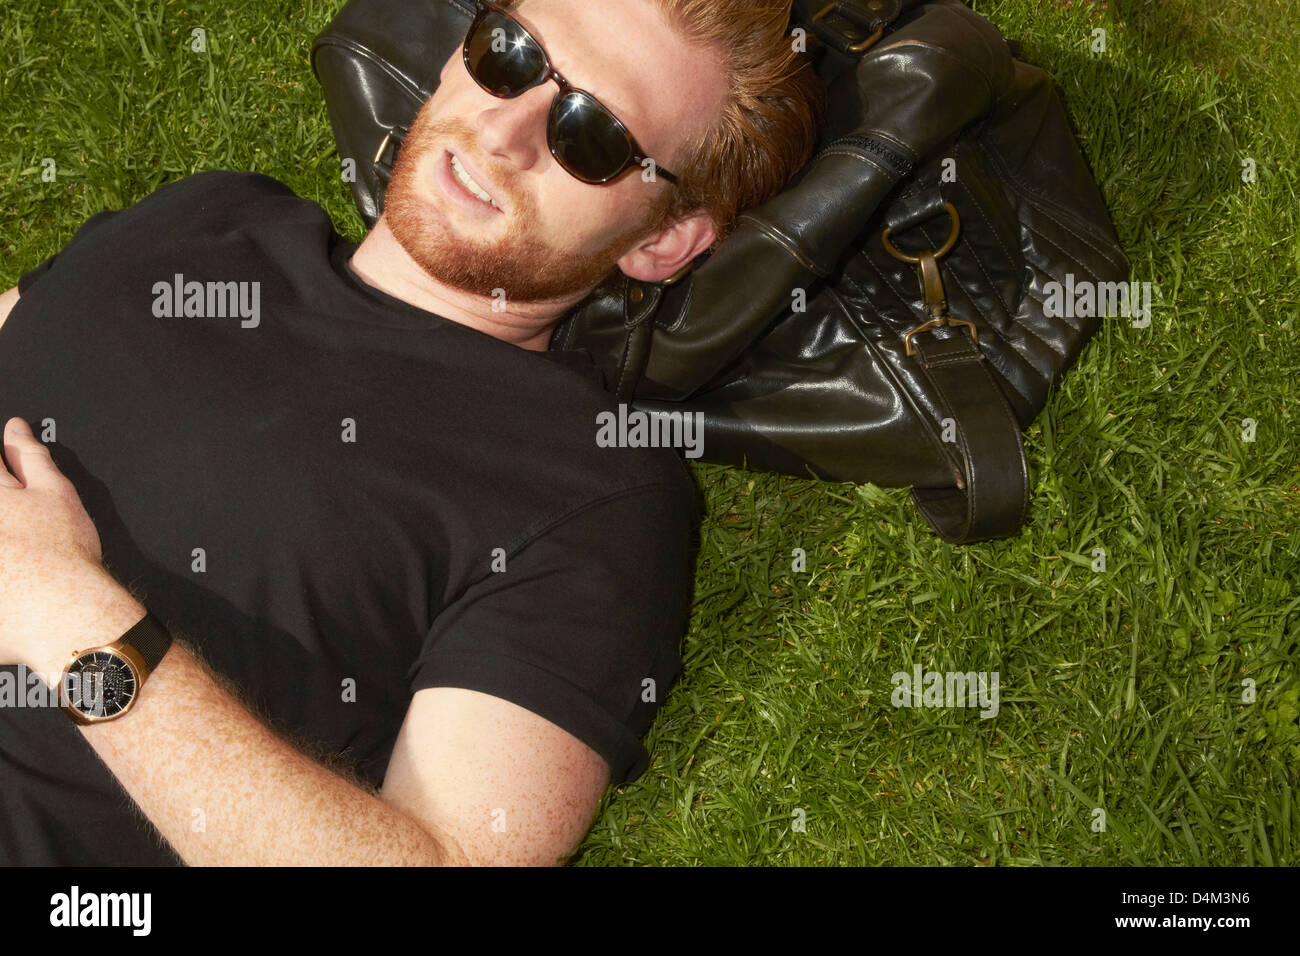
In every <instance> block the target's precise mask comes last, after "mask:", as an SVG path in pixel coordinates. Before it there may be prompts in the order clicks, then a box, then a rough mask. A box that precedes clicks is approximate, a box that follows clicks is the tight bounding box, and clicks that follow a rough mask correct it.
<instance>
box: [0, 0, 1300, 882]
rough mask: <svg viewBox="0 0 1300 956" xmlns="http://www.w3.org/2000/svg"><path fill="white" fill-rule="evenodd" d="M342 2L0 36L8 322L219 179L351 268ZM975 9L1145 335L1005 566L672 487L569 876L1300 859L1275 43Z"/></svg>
mask: <svg viewBox="0 0 1300 956" xmlns="http://www.w3.org/2000/svg"><path fill="white" fill-rule="evenodd" d="M340 3H341V0H329V2H324V0H299V2H289V0H247V2H243V3H220V4H218V3H212V2H199V0H191V2H184V0H153V2H139V3H128V2H126V0H112V2H106V0H104V2H92V0H66V2H63V3H61V4H57V5H56V4H50V3H39V2H36V0H9V2H7V3H5V4H4V5H3V7H0V33H2V35H3V45H2V52H0V58H2V64H3V72H2V73H0V137H2V138H3V142H4V143H5V146H6V148H5V149H4V150H3V151H2V152H0V179H2V181H3V203H2V204H0V216H2V217H3V228H2V229H0V250H2V252H0V289H3V288H8V287H9V286H10V285H12V284H14V282H15V281H16V280H17V278H18V276H19V275H20V274H21V272H23V271H24V270H26V269H29V268H31V267H33V266H35V265H36V264H38V263H39V262H40V261H41V260H42V259H43V258H44V257H46V256H48V255H49V254H51V253H53V252H55V251H57V250H58V249H59V248H61V247H62V245H63V244H64V243H65V242H67V240H68V239H69V238H70V237H71V236H72V234H73V232H74V231H75V230H76V228H77V226H78V225H80V223H81V222H83V221H84V220H85V219H86V218H87V217H89V216H90V215H92V214H94V213H95V212H98V211H99V210H101V209H105V208H121V207H123V206H125V205H129V204H131V203H133V202H135V201H137V200H139V199H141V198H143V197H144V196H146V195H147V194H149V193H150V192H152V191H153V190H154V189H155V188H157V187H158V186H160V185H162V184H163V183H166V182H169V181H171V180H174V179H177V178H179V177H181V176H185V175H188V174H190V173H194V172H198V171H202V170H207V169H216V168H226V169H236V170H255V171H258V172H262V173H266V174H268V175H271V176H274V177H276V178H278V179H280V180H282V181H284V182H285V183H287V184H288V185H289V186H291V187H292V188H293V189H294V190H295V191H297V192H298V193H299V194H300V195H302V196H305V197H308V198H311V199H314V200H316V201H318V202H320V203H321V204H322V205H323V206H324V207H325V208H326V209H327V210H329V212H330V213H331V214H332V215H333V217H334V219H335V221H336V223H337V224H338V226H339V229H340V231H342V232H343V233H344V234H345V235H348V236H349V237H350V238H353V239H359V238H360V237H361V236H362V234H363V227H362V224H361V220H360V218H359V217H358V215H357V214H356V212H355V210H354V209H353V207H352V205H351V199H350V196H349V195H348V192H347V187H346V185H345V184H344V183H343V182H342V181H341V179H340V175H339V160H338V156H337V154H336V152H335V148H334V144H333V140H332V136H331V133H330V128H329V123H328V119H327V116H326V112H325V107H324V104H323V102H322V99H321V96H320V92H319V89H318V88H317V86H316V84H315V81H314V80H313V78H312V76H311V71H310V67H309V63H308V52H309V47H310V41H311V38H312V36H314V35H315V33H316V32H318V31H319V30H320V29H321V28H322V27H323V26H324V25H325V24H326V22H327V21H328V20H329V19H330V17H331V16H332V15H333V13H334V12H335V11H336V10H337V8H338V6H339V4H340ZM971 5H972V6H973V7H974V8H975V9H976V10H977V12H979V13H981V14H983V15H984V16H986V17H988V18H989V19H990V20H992V21H993V22H994V23H995V24H997V25H998V26H999V27H1000V28H1001V29H1002V31H1003V33H1004V34H1006V35H1007V36H1008V37H1011V38H1014V39H1016V40H1018V41H1019V42H1020V43H1021V44H1022V52H1021V56H1022V58H1023V59H1026V60H1028V61H1030V62H1033V63H1036V64H1038V65H1041V66H1044V67H1046V68H1047V69H1048V70H1049V71H1050V72H1051V73H1052V74H1053V76H1055V77H1056V79H1057V81H1058V82H1059V84H1060V86H1061V88H1062V91H1063V94H1064V96H1065V99H1066V101H1067V103H1068V105H1069V107H1070V110H1071V114H1072V116H1073V118H1074V121H1075V123H1076V126H1077V128H1078V130H1079V134H1080V140H1081V143H1082V145H1083V148H1084V151H1085V153H1086V155H1087V156H1088V158H1089V160H1090V162H1091V163H1092V166H1093V169H1094V171H1095V172H1096V175H1097V179H1098V182H1099V183H1100V185H1101V187H1102V191H1103V193H1104V195H1105V196H1106V199H1107V202H1108V204H1109V206H1110V208H1111V210H1112V212H1113V215H1114V219H1115V223H1116V226H1117V228H1118V230H1119V234H1120V237H1121V239H1122V240H1123V241H1124V244H1125V246H1126V248H1127V249H1128V251H1129V253H1130V256H1131V258H1132V262H1133V270H1134V271H1133V278H1134V279H1135V280H1137V281H1149V282H1152V283H1154V284H1155V285H1156V286H1157V290H1156V293H1157V294H1156V297H1155V302H1154V317H1153V320H1152V323H1151V326H1150V328H1146V329H1135V328H1132V327H1131V326H1130V324H1129V322H1128V320H1125V319H1111V320H1108V321H1107V322H1106V323H1105V325H1104V327H1103V329H1102V331H1101V333H1100V334H1099V335H1098V336H1097V338H1096V339H1095V340H1094V342H1093V343H1092V344H1091V345H1090V346H1089V348H1088V350H1087V351H1086V353H1085V354H1084V356H1083V358H1082V360H1081V361H1080V362H1079V364H1078V365H1077V366H1076V367H1075V369H1074V370H1073V371H1072V372H1071V374H1070V375H1068V376H1067V378H1066V380H1065V381H1064V383H1063V385H1062V387H1061V389H1060V391H1059V393H1058V394H1057V395H1056V396H1055V397H1054V398H1053V400H1052V402H1051V403H1050V405H1049V407H1048V409H1047V411H1046V412H1045V413H1044V414H1043V415H1042V416H1041V417H1040V418H1039V420H1038V421H1037V422H1036V423H1035V424H1034V425H1033V427H1031V428H1030V429H1029V431H1028V433H1027V435H1026V440H1027V444H1028V452H1029V461H1030V467H1031V485H1032V489H1033V495H1034V497H1033V502H1032V507H1031V511H1030V515H1029V523H1028V526H1027V527H1026V529H1025V531H1024V533H1023V534H1022V535H1020V536H1019V537H1017V538H1015V539H1012V540H1006V541H999V542H993V543H985V544H977V545H972V546H968V547H964V548H953V547H950V546H947V545H944V544H942V543H941V542H940V541H938V539H936V538H935V537H934V536H933V535H932V534H931V533H930V532H929V531H928V529H927V528H926V527H925V526H924V524H923V523H922V522H921V520H920V519H919V518H918V517H917V515H916V514H915V512H914V510H913V509H912V507H911V505H910V502H909V501H908V499H907V495H906V492H905V491H903V490H882V489H879V488H875V487H872V486H861V487H855V486H852V485H834V484H825V483H818V482H812V481H805V480H795V479H788V478H782V477H776V476H770V475H762V474H757V473H751V472H742V471H737V470H732V469H728V468H723V467H718V466H709V465H702V466H701V465H693V466H692V467H693V468H694V470H695V472H696V474H697V475H698V477H699V480H700V482H701V484H702V486H703V488H704V490H705V496H706V499H707V501H708V513H707V515H706V517H705V519H704V523H703V527H702V530H701V539H702V547H701V554H700V563H699V570H698V578H697V582H696V603H695V608H694V612H693V617H692V622H691V627H690V631H689V633H688V634H687V636H686V638H685V642H684V650H683V656H684V659H685V667H686V671H685V676H684V677H683V679H682V681H681V682H680V683H679V684H678V685H677V687H676V689H675V690H674V692H673V693H672V695H671V696H670V698H669V700H668V702H667V704H666V706H665V707H664V709H663V711H662V712H661V714H660V716H659V718H658V721H657V722H656V724H655V726H654V728H653V730H652V732H651V734H650V736H649V737H648V739H647V746H649V747H650V749H651V753H652V763H651V767H650V769H649V770H647V771H646V774H645V775H644V776H643V777H642V778H641V779H640V780H638V781H637V782H636V783H634V784H632V785H629V786H627V787H624V788H621V789H619V790H616V791H611V793H610V794H609V796H608V797H607V799H606V801H605V804H604V807H603V809H602V814H601V816H600V818H599V820H598V821H597V823H596V826H595V827H594V829H593V830H592V832H591V834H590V836H589V838H588V839H587V841H586V843H585V844H584V846H583V848H582V850H581V852H580V854H579V855H578V857H577V858H576V862H578V863H579V864H580V865H607V864H686V865H693V864H723V865H727V864H745V863H761V864H778V865H785V864H793V865H799V864H858V863H869V864H981V865H988V864H1071V865H1080V864H1083V865H1111V864H1208V865H1221V864H1278V865H1282V864H1288V865H1295V864H1296V863H1297V856H1298V853H1297V848H1298V846H1300V812H1297V808H1296V806H1295V803H1294V800H1293V797H1292V787H1293V785H1294V783H1295V781H1296V777H1297V767H1298V766H1300V725H1298V724H1297V712H1298V709H1300V699H1298V698H1300V678H1297V674H1296V663H1297V656H1298V654H1300V647H1298V645H1300V597H1298V596H1297V593H1296V586H1295V585H1296V581H1297V580H1300V560H1298V558H1297V543H1296V531H1297V527H1298V526H1300V477H1298V476H1297V465H1296V462H1297V455H1296V441H1295V435H1296V431H1297V427H1298V426H1300V422H1297V411H1296V402H1295V399H1294V391H1293V390H1294V388H1295V385H1296V381H1297V378H1300V343H1298V341H1297V335H1298V333H1300V280H1298V279H1297V275H1298V273H1300V235H1298V234H1297V228H1296V217H1297V215H1298V214H1300V202H1297V170H1298V169H1300V146H1298V145H1297V144H1298V143H1300V95H1298V93H1300V91H1298V90H1297V86H1296V76H1297V73H1298V72H1300V57H1298V56H1297V47H1296V41H1295V38H1296V37H1297V36H1300V10H1298V9H1297V6H1296V4H1295V2H1294V0H1221V2H1216V3H1211V2H1209V0H1141V2H1125V3H1123V4H1117V3H1116V2H1115V0H1111V3H1110V5H1109V9H1108V10H1107V9H1102V8H1101V7H1100V6H1099V5H1093V4H1090V3H1085V2H1083V0H1074V2H1072V3H1069V2H1066V0H1059V2H1058V0H996V2H988V0H977V2H972V3H971ZM195 28H202V29H203V30H204V31H206V38H207V47H208V50H207V52H206V53H205V54H197V53H194V52H191V50H190V49H189V46H190V38H191V31H192V30H194V29H195ZM1095 28H1104V29H1105V30H1106V50H1105V52H1104V53H1094V52H1093V51H1092V50H1091V49H1090V46H1091V44H1092V42H1093V34H1092V31H1093V30H1094V29H1095ZM46 158H50V159H53V160H54V162H55V164H56V170H57V174H56V178H55V180H54V181H53V182H47V181H44V180H43V178H42V169H43V165H42V161H43V160H44V159H46ZM1246 159H1252V160H1253V161H1254V164H1255V169H1256V170H1257V181H1256V182H1254V183H1247V182H1244V181H1243V178H1242V170H1243V160H1246ZM1246 419H1250V420H1252V421H1253V422H1254V433H1253V435H1249V434H1244V433H1246V432H1247V426H1244V425H1243V421H1244V420H1246ZM1247 438H1253V440H1247ZM796 548H802V549H803V550H804V551H805V552H806V554H807V568H806V570H803V571H794V570H792V552H793V550H794V549H796ZM1098 548H1100V549H1104V552H1105V569H1104V570H1100V571H1098V570H1094V562H1095V549H1098ZM915 665H920V666H921V667H922V669H924V670H927V671H931V670H938V671H997V672H998V673H999V676H1000V693H1001V701H1000V710H999V712H998V714H997V716H996V717H992V718H988V719H985V718H981V717H980V715H979V714H978V712H976V711H973V710H971V709H969V708H949V709H936V708H915V709H914V708H902V709H900V708H895V707H894V706H893V705H892V703H891V693H892V690H893V685H892V683H891V675H893V674H894V673H895V672H899V671H907V672H911V671H912V669H913V667H914V666H915ZM1244 682H1253V684H1250V685H1248V684H1246V683H1244ZM1250 686H1253V688H1254V697H1253V700H1248V698H1249V697H1250V695H1249V693H1248V688H1249V687H1250ZM1097 810H1101V811H1104V821H1105V828H1104V830H1099V829H1098V828H1097V827H1096V825H1095V823H1096V821H1098V820H1099V819H1100V817H1099V815H1098V814H1097V813H1096V811H1097Z"/></svg>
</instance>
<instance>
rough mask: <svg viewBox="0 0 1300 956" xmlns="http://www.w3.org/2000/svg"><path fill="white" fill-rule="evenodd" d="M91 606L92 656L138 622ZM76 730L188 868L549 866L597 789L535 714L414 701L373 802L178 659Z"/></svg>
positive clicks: (133, 612)
mask: <svg viewBox="0 0 1300 956" xmlns="http://www.w3.org/2000/svg"><path fill="white" fill-rule="evenodd" d="M96 604H98V605H100V606H104V605H105V604H107V605H109V606H110V608H111V609H110V611H109V613H108V614H106V615H104V616H103V618H102V620H103V626H102V629H101V632H100V634H99V637H100V638H101V641H100V642H101V643H109V642H111V641H113V640H116V639H117V637H119V636H121V634H123V633H125V631H126V630H127V629H128V628H129V627H131V626H132V625H133V624H134V623H135V622H136V620H138V619H139V618H140V617H143V616H144V608H143V607H142V606H141V605H139V604H137V603H136V602H135V601H134V600H133V599H130V598H129V595H127V594H126V592H125V591H121V593H120V594H117V595H115V594H114V593H113V590H112V589H111V588H109V590H107V591H106V592H105V593H104V594H103V595H102V596H100V597H96V596H93V595H91V596H88V597H87V603H86V606H95V605H96ZM49 664H50V665H53V666H55V667H57V666H58V665H59V664H66V661H63V662H55V661H51V662H49ZM81 732H82V734H83V735H84V736H85V738H86V741H87V742H88V743H89V744H90V745H91V746H92V747H93V748H94V749H95V752H96V753H97V754H98V755H99V756H100V758H101V759H102V760H103V761H104V763H105V764H106V765H107V766H108V769H109V770H110V771H111V772H112V773H113V775H114V776H115V777H117V779H118V782H119V783H121V784H122V786H123V787H124V788H125V790H126V791H127V793H129V794H130V795H131V798H132V799H133V800H134V801H135V802H136V804H137V805H138V806H139V807H140V809H141V810H142V811H143V812H144V814H145V815H146V816H147V817H148V818H149V819H150V820H151V821H152V822H153V823H154V825H155V826H157V827H158V829H159V831H160V832H161V833H162V835H163V836H164V837H165V838H166V839H167V841H168V842H169V843H170V844H171V845H172V847H173V848H174V849H175V850H176V852H177V853H179V854H180V856H181V858H182V859H183V860H184V861H185V862H186V863H188V864H191V865H218V866H221V865H241V866H243V865H253V866H261V865H322V866H337V865H471V864H515V865H526V864H557V863H561V862H563V860H564V859H565V858H566V857H567V856H568V855H569V854H571V853H572V852H573V850H574V849H576V847H577V845H578V844H579V843H580V842H581V841H582V838H583V836H584V835H585V834H586V832H587V830H588V828H589V827H590V826H591V823H592V818H593V816H594V814H595V811H596V808H597V806H598V804H599V802H600V799H601V796H602V795H603V793H604V791H605V788H606V786H607V783H608V779H609V768H608V765H607V764H606V763H605V761H604V760H602V759H601V758H600V757H599V756H597V755H596V754H595V753H594V752H593V751H592V750H591V749H590V748H588V747H587V746H586V745H585V744H582V743H581V742H579V741H578V740H577V739H575V738H574V737H572V736H570V735H569V734H568V733H566V732H565V731H563V730H560V729H559V728H558V727H556V726H555V725H553V724H551V723H549V722H547V721H545V720H543V719H542V718H540V717H538V716H536V715H535V714H532V713H530V712H529V711H527V710H524V709H523V708H521V707H518V706H517V705H515V704H512V703H509V702H508V701H505V700H502V699H500V698H496V697H491V696H489V695H486V694H479V693H476V692H474V691H468V690H460V689H455V688H430V689H427V690H422V691H420V692H419V693H417V694H416V695H415V697H414V699H413V700H412V704H411V707H410V709H409V710H408V712H407V715H406V720H405V722H404V724H403V726H402V730H401V733H400V735H399V737H398V741H397V746H396V748H395V750H394V752H393V757H392V761H391V762H390V764H389V769H388V777H387V779H386V781H385V784H384V789H383V794H382V796H379V795H374V794H372V793H370V792H369V791H367V790H363V789H361V788H360V787H358V786H356V785H354V784H353V783H350V782H348V781H347V780H344V779H343V778H342V777H340V776H337V775H336V774H334V773H331V772H330V771H328V770H326V769H325V768H324V767H321V766H320V765H318V764H316V763H315V762H313V761H312V760H310V759H308V758H307V757H305V756H303V755H302V754H301V753H299V752H298V751H297V750H295V749H294V748H293V747H291V746H290V745H289V744H287V743H285V742H284V741H283V740H281V739H280V738H279V737H277V736H276V735H275V734H274V733H272V732H271V731H270V730H268V729H267V728H266V727H265V726H263V725H262V724H261V723H260V722H259V721H258V720H257V719H256V718H254V717H253V716H252V715H251V714H249V713H248V711H246V710H245V709H244V708H243V707H241V706H240V705H239V704H238V703H237V702H236V700H235V699H234V698H232V697H231V696H230V695H229V694H227V693H226V692H225V691H224V690H223V689H222V688H221V687H220V686H218V684H217V683H216V682H215V681H213V679H212V678H211V677H210V676H209V675H208V673H207V672H206V670H205V669H204V668H203V666H202V665H201V664H200V663H199V662H198V661H197V660H196V659H195V658H194V657H193V656H192V655H191V654H190V653H189V651H188V650H187V649H186V648H185V647H183V646H181V645H173V647H172V649H171V650H170V651H168V653H167V655H166V657H164V658H163V661H162V663H161V664H160V665H159V667H158V669H157V671H155V672H154V674H153V675H152V676H151V677H150V678H149V680H148V681H147V682H146V684H145V686H144V688H143V689H142V691H141V693H140V699H139V700H138V701H137V702H136V704H135V705H134V707H133V708H132V709H131V711H130V712H129V713H128V714H127V715H126V716H125V717H122V718H120V719H119V720H115V721H109V722H107V723H103V724H98V725H91V726H87V727H83V728H81Z"/></svg>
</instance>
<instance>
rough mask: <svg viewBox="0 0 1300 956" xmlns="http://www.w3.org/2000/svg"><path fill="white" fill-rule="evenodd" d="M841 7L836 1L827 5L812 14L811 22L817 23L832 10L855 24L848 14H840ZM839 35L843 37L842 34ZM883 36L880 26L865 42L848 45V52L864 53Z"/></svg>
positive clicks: (883, 29) (883, 30)
mask: <svg viewBox="0 0 1300 956" xmlns="http://www.w3.org/2000/svg"><path fill="white" fill-rule="evenodd" d="M841 6H843V4H842V3H839V2H838V0H837V2H835V3H828V4H827V5H826V6H825V7H823V8H822V9H820V10H818V11H817V12H816V13H815V14H813V18H812V22H813V23H817V22H818V21H821V20H824V19H825V18H826V16H827V15H828V14H829V13H830V12H831V11H832V10H834V11H836V12H837V13H840V16H842V17H843V18H844V19H845V20H848V21H849V22H857V21H855V20H854V19H853V17H851V16H849V15H848V14H846V13H842V12H840V11H839V8H840V7H841ZM823 26H825V24H823ZM827 29H829V28H827ZM837 32H838V31H837ZM840 35H841V36H843V34H840ZM884 35H885V27H884V25H883V24H882V25H881V26H879V27H877V28H876V32H875V33H873V34H871V36H869V37H867V38H866V39H865V40H860V41H858V42H857V43H850V44H849V52H850V53H865V52H866V51H867V50H869V49H871V48H872V47H873V46H875V44H876V41H877V40H879V39H880V38H881V37H882V36H884ZM846 39H847V38H846Z"/></svg>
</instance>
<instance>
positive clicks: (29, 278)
mask: <svg viewBox="0 0 1300 956" xmlns="http://www.w3.org/2000/svg"><path fill="white" fill-rule="evenodd" d="M121 212H122V210H120V209H106V210H104V211H103V212H97V213H95V215H93V216H91V217H90V218H89V219H87V220H86V221H85V222H83V223H82V224H81V228H79V229H78V230H77V231H76V233H75V234H73V236H72V238H71V239H69V240H68V244H67V245H66V246H64V247H63V250H62V251H60V252H56V253H55V254H54V255H52V256H50V257H49V258H48V259H46V260H45V261H44V262H42V263H41V264H40V265H38V266H37V267H36V268H34V269H29V270H28V271H27V272H24V273H23V274H22V275H21V276H19V278H18V297H19V298H22V297H23V296H24V295H26V294H27V290H28V289H29V288H30V287H31V286H32V284H33V283H34V282H36V281H37V280H38V279H40V277H41V276H43V275H45V273H47V272H49V271H50V267H51V266H52V265H54V262H55V260H56V259H58V258H59V256H61V255H62V254H63V251H66V250H68V249H71V248H72V247H73V246H75V245H76V244H77V243H79V242H84V241H85V239H86V236H87V234H89V233H91V232H93V231H94V230H95V228H96V227H97V226H101V225H103V224H104V223H105V222H107V221H108V220H109V219H112V218H113V217H114V216H116V215H118V214H119V213H121Z"/></svg>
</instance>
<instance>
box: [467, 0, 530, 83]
mask: <svg viewBox="0 0 1300 956" xmlns="http://www.w3.org/2000/svg"><path fill="white" fill-rule="evenodd" d="M466 50H467V51H468V54H469V56H468V60H467V64H468V66H469V69H470V72H471V73H473V74H474V77H475V79H477V80H478V81H479V83H481V84H482V85H483V86H484V87H486V88H487V89H488V90H489V91H490V92H492V93H494V94H496V95H497V96H513V95H518V94H519V93H522V92H523V91H524V90H526V89H527V88H528V87H530V86H532V85H533V84H535V83H536V82H537V81H538V79H540V78H541V76H542V73H543V71H544V70H545V69H546V63H545V59H544V57H543V56H542V51H541V49H539V48H538V46H537V44H536V43H534V42H533V41H532V39H531V38H530V37H529V36H528V34H526V33H524V32H523V31H522V30H521V29H520V28H519V24H517V23H515V22H514V21H513V20H510V19H507V18H506V17H503V16H501V15H499V14H496V13H487V14H484V15H483V17H481V18H480V19H479V22H478V26H477V27H476V28H475V29H474V31H473V32H472V33H471V34H470V36H469V39H468V40H467V41H466Z"/></svg>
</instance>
